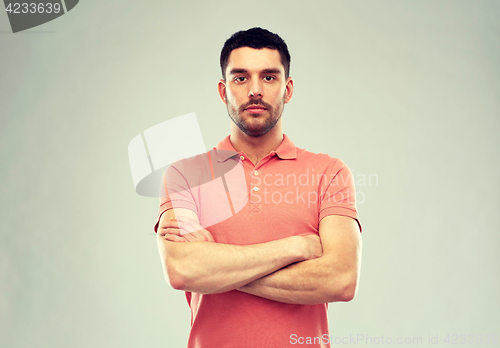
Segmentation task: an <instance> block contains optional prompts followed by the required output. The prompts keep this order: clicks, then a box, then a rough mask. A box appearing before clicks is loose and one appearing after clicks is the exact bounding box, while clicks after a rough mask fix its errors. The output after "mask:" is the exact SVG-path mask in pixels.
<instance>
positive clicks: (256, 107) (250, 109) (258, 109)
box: [245, 105, 266, 113]
mask: <svg viewBox="0 0 500 348" xmlns="http://www.w3.org/2000/svg"><path fill="white" fill-rule="evenodd" d="M245 110H246V111H248V112H251V113H260V112H263V111H265V110H266V108H265V107H263V106H261V105H250V106H249V107H247V108H246V109H245Z"/></svg>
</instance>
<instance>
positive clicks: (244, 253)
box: [158, 237, 306, 294]
mask: <svg viewBox="0 0 500 348" xmlns="http://www.w3.org/2000/svg"><path fill="white" fill-rule="evenodd" d="M158 238H159V240H158V241H159V248H160V254H162V253H164V255H163V257H162V260H164V271H165V276H166V277H168V280H169V282H170V284H171V285H172V287H174V288H175V289H179V290H185V291H192V292H198V293H202V294H210V293H220V292H225V291H229V290H234V289H237V288H239V287H242V286H244V285H245V284H248V283H249V282H252V281H254V280H256V279H259V278H261V277H263V276H265V275H268V274H270V273H272V272H274V271H276V270H278V269H280V268H283V267H285V266H287V265H289V264H291V263H294V262H298V261H302V260H305V259H306V257H305V253H304V250H303V248H301V244H300V243H299V240H297V238H300V237H289V238H285V239H281V240H277V241H272V242H268V243H262V244H254V245H245V246H241V245H229V244H220V243H206V242H190V243H175V242H169V241H166V240H164V239H163V238H161V237H158ZM167 255H168V257H167ZM193 255H196V256H195V257H194V256H193Z"/></svg>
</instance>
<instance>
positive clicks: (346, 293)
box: [338, 280, 357, 302]
mask: <svg viewBox="0 0 500 348" xmlns="http://www.w3.org/2000/svg"><path fill="white" fill-rule="evenodd" d="M356 289H357V281H356V280H354V281H351V282H348V283H346V284H344V286H343V287H342V289H341V292H340V294H339V299H338V301H340V302H349V301H352V300H353V299H354V296H355V295H356Z"/></svg>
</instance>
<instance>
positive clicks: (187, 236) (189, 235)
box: [182, 232, 203, 242]
mask: <svg viewBox="0 0 500 348" xmlns="http://www.w3.org/2000/svg"><path fill="white" fill-rule="evenodd" d="M182 237H184V238H185V239H186V240H187V241H188V242H203V240H201V239H200V238H199V236H198V234H197V233H196V232H193V233H186V234H183V235H182Z"/></svg>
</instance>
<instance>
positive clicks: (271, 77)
mask: <svg viewBox="0 0 500 348" xmlns="http://www.w3.org/2000/svg"><path fill="white" fill-rule="evenodd" d="M274 79H275V77H274V76H266V77H264V80H266V81H268V82H270V81H272V80H274Z"/></svg>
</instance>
